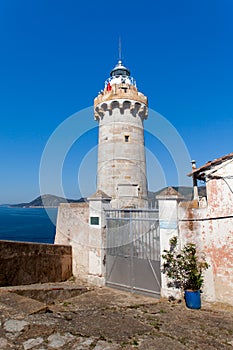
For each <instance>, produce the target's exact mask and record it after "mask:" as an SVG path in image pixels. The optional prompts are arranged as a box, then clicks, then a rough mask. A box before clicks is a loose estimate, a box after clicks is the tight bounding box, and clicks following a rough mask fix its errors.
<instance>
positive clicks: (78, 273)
mask: <svg viewBox="0 0 233 350" xmlns="http://www.w3.org/2000/svg"><path fill="white" fill-rule="evenodd" d="M109 202H110V199H109V200H105V199H102V198H101V197H98V193H97V195H96V194H95V195H94V197H93V198H89V203H75V204H67V203H66V204H61V205H60V206H59V209H58V216H57V231H56V237H55V244H67V245H71V246H72V250H73V275H74V276H75V277H77V278H81V279H83V280H88V281H89V282H90V283H93V284H95V285H104V284H105V272H106V271H105V270H106V269H105V245H106V244H105V234H106V233H105V225H106V223H105V216H104V209H107V208H108V207H109ZM93 218H94V219H97V221H98V222H97V223H94V224H91V219H93Z"/></svg>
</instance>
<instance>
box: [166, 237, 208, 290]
mask: <svg viewBox="0 0 233 350" xmlns="http://www.w3.org/2000/svg"><path fill="white" fill-rule="evenodd" d="M162 257H163V260H164V262H163V270H162V272H163V273H164V274H166V275H167V276H168V280H169V281H168V287H175V288H178V289H182V290H188V289H190V290H194V291H196V290H199V289H201V287H202V285H203V283H204V279H203V271H204V270H206V269H207V268H208V267H209V265H208V263H207V262H206V260H205V257H204V255H203V254H202V255H200V254H199V255H198V253H197V249H196V245H195V244H193V243H187V244H186V245H185V246H184V247H183V248H182V249H180V248H179V247H178V240H177V237H173V238H171V239H170V249H169V250H164V252H163V255H162Z"/></svg>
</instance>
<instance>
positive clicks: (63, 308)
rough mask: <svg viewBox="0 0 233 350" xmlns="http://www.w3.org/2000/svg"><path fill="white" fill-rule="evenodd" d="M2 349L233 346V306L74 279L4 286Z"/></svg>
mask: <svg viewBox="0 0 233 350" xmlns="http://www.w3.org/2000/svg"><path fill="white" fill-rule="evenodd" d="M30 291H31V292H30ZM36 291H38V293H37V292H36ZM41 291H44V293H41ZM69 292H70V294H69ZM70 296H71V297H70ZM32 297H33V299H32ZM0 349H1V350H8V349H19V350H29V349H33V350H36V349H37V350H51V349H64V350H87V349H92V350H93V349H94V350H119V349H125V350H130V349H138V350H154V349H161V350H163V349H164V350H165V349H166V350H170V349H171V350H179V349H201V350H206V349H213V350H216V349H233V307H230V306H226V305H214V304H204V305H203V307H202V309H201V310H189V309H187V308H186V307H185V305H184V303H183V302H178V301H174V302H169V301H167V300H156V299H153V298H147V297H144V296H140V295H135V294H131V293H127V292H121V291H117V290H113V289H109V288H86V287H85V286H81V287H79V286H77V285H76V284H75V283H71V282H70V283H60V284H56V285H54V284H46V285H35V286H28V287H24V286H22V287H12V288H0Z"/></svg>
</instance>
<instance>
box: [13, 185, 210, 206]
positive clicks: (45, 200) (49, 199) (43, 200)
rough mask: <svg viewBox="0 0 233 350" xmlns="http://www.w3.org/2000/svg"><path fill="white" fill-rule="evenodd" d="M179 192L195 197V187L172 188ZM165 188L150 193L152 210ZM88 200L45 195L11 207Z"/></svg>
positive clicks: (203, 193)
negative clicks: (157, 197)
mask: <svg viewBox="0 0 233 350" xmlns="http://www.w3.org/2000/svg"><path fill="white" fill-rule="evenodd" d="M172 187H173V188H174V189H175V190H176V191H177V192H179V193H180V194H181V195H182V196H183V197H184V198H185V199H186V200H191V199H192V197H193V187H186V186H180V187H177V186H172ZM165 188H167V187H164V188H162V189H161V190H159V191H157V192H152V191H149V193H148V197H149V206H150V207H152V208H157V207H158V201H157V200H156V196H157V195H158V194H160V193H161V192H162V191H163V190H164V189H165ZM198 192H199V196H201V197H204V196H206V188H205V186H200V187H198ZM85 200H86V198H80V199H66V198H63V197H58V196H54V195H52V194H44V195H43V196H39V197H37V198H36V199H34V200H33V201H31V202H29V203H19V204H12V205H10V207H18V208H35V207H38V208H39V207H55V208H56V207H58V206H59V204H60V203H67V202H68V203H82V202H85Z"/></svg>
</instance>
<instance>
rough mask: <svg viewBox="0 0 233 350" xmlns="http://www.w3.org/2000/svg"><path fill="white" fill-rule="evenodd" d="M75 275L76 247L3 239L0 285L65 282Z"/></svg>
mask: <svg viewBox="0 0 233 350" xmlns="http://www.w3.org/2000/svg"><path fill="white" fill-rule="evenodd" d="M71 276H72V248H71V247H70V246H63V245H51V244H38V243H22V242H11V241H0V287H3V286H15V285H21V284H33V283H47V282H61V281H65V280H67V279H68V278H70V277H71Z"/></svg>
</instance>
